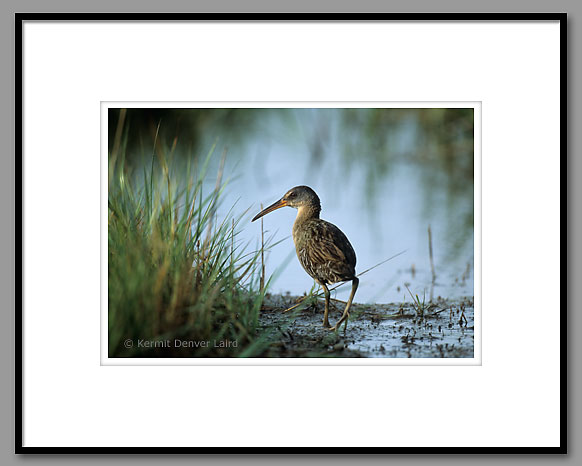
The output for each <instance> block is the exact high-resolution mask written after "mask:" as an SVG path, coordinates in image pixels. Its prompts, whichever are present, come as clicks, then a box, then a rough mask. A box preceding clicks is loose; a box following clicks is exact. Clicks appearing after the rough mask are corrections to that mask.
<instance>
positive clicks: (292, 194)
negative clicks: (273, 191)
mask: <svg viewBox="0 0 582 466" xmlns="http://www.w3.org/2000/svg"><path fill="white" fill-rule="evenodd" d="M296 196H297V194H296V193H289V194H287V197H289V198H293V197H296Z"/></svg>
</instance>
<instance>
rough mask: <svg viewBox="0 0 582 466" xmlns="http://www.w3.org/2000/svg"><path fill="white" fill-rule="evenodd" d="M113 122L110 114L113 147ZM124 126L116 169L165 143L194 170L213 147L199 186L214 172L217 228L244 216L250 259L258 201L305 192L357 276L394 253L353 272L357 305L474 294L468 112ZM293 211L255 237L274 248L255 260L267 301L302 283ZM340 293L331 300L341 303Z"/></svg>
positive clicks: (134, 164)
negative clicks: (338, 234) (351, 258)
mask: <svg viewBox="0 0 582 466" xmlns="http://www.w3.org/2000/svg"><path fill="white" fill-rule="evenodd" d="M119 118H120V110H119V109H110V110H109V138H110V141H109V147H110V148H114V149H115V144H120V141H119V138H117V140H116V128H117V127H118V122H119ZM123 118H124V119H125V122H124V125H125V127H126V128H127V132H126V136H125V139H124V140H123V144H124V146H125V154H126V155H125V161H124V163H125V164H126V165H127V166H128V167H129V168H130V170H131V171H133V172H134V173H136V174H139V173H140V172H142V171H143V166H149V165H150V164H151V163H152V154H153V153H154V141H170V144H169V147H168V148H167V149H166V152H167V153H166V157H168V158H169V159H171V166H172V169H173V171H175V173H179V172H180V170H182V169H183V167H184V166H185V164H186V163H187V162H188V161H190V163H193V164H194V165H196V164H202V163H203V161H204V159H205V158H206V155H207V154H208V152H209V150H211V148H212V147H213V146H215V149H214V156H213V157H212V158H211V159H210V165H209V169H208V175H207V177H206V181H205V186H204V189H205V191H206V192H208V193H210V192H212V190H213V189H214V188H215V185H216V179H217V173H219V172H221V173H222V181H223V182H225V181H227V182H228V183H227V186H226V188H225V191H224V194H223V196H222V202H221V204H220V206H219V208H218V210H217V221H218V222H220V221H221V219H223V218H225V217H226V216H227V214H228V213H229V212H231V213H232V214H234V215H235V216H239V215H244V219H243V221H242V222H241V223H240V228H239V233H238V235H237V241H238V243H239V244H241V245H244V246H245V247H247V249H248V250H249V251H253V250H257V249H258V248H260V245H261V225H260V221H257V222H254V223H251V222H250V219H251V218H252V217H253V216H254V215H255V214H256V213H258V212H259V211H260V210H261V203H262V204H263V205H264V206H267V205H269V204H271V203H272V202H274V201H276V200H277V199H279V198H280V197H281V196H282V195H283V194H284V193H285V192H286V191H287V190H288V189H290V188H292V187H293V186H296V185H301V184H305V185H308V186H311V187H312V188H313V189H314V190H315V191H316V192H317V194H318V195H319V197H320V199H321V204H322V212H321V217H322V218H323V219H325V220H327V221H330V222H332V223H334V224H336V225H337V226H338V227H339V228H340V229H341V230H342V231H343V232H344V233H345V234H346V235H347V237H348V238H349V240H350V242H351V243H352V245H353V247H354V249H355V251H356V255H357V266H356V271H357V272H358V273H361V272H363V271H364V270H366V269H368V268H370V267H373V266H375V265H376V264H378V263H380V262H382V261H383V260H385V259H388V258H390V257H392V256H395V255H397V254H399V253H401V252H403V251H405V252H404V253H403V254H400V255H398V256H397V257H395V258H393V259H391V260H390V261H388V262H386V263H384V264H382V265H380V266H378V267H376V268H374V269H373V270H371V271H369V272H367V273H365V274H364V275H362V276H361V279H360V287H359V289H358V293H357V295H356V299H355V300H356V302H360V303H366V302H368V303H372V302H382V303H387V302H402V301H410V300H411V297H410V294H409V292H408V290H407V289H406V287H407V286H408V287H409V289H410V291H411V292H412V293H413V294H418V295H419V297H420V299H421V300H422V299H423V295H425V296H426V300H427V301H428V299H430V298H431V297H435V298H436V297H437V296H442V297H446V298H456V297H460V296H473V241H474V234H473V218H474V212H473V206H474V195H473V188H474V183H473V180H474V152H473V143H474V139H473V138H474V110H473V109H472V108H467V109H465V108H433V109H414V108H394V109H387V108H368V109H354V108H348V109H342V108H334V109H331V108H323V109H303V108H292V109H269V108H264V109H261V108H252V109H237V108H234V109H227V108H223V109H201V108H192V109H186V108H181V109H162V108H155V109H147V108H134V109H127V111H126V113H125V114H124V115H123ZM221 154H226V157H225V159H224V161H225V162H224V166H223V168H222V169H221V159H222V156H221ZM154 163H155V158H154ZM206 185H207V186H206ZM295 214H296V211H295V210H294V209H291V208H283V209H280V210H277V211H275V212H273V213H271V214H269V215H267V216H265V217H264V230H265V237H266V238H267V237H272V238H273V240H274V241H281V242H280V243H278V244H276V245H275V246H273V247H272V248H271V249H270V250H269V252H268V253H267V254H266V272H267V277H269V276H271V275H272V274H274V279H273V281H272V282H271V288H270V290H271V292H273V293H282V294H286V293H290V294H292V295H302V294H304V293H305V292H308V291H309V290H310V289H311V287H312V286H313V280H312V279H311V277H309V276H308V275H307V274H306V273H305V272H304V271H303V269H302V268H301V266H300V264H299V262H298V260H297V258H296V256H295V249H294V245H293V240H292V238H291V228H292V225H293V221H294V218H295ZM429 226H430V229H431V237H432V238H431V242H432V255H433V261H432V262H433V263H432V265H431V260H430V254H429V234H428V229H429ZM433 270H434V273H433ZM349 288H350V286H349V284H348V285H346V286H344V287H341V288H339V289H338V290H336V292H335V297H336V298H338V299H346V298H347V296H348V294H349Z"/></svg>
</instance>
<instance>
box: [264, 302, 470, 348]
mask: <svg viewBox="0 0 582 466" xmlns="http://www.w3.org/2000/svg"><path fill="white" fill-rule="evenodd" d="M296 304H297V297H293V296H281V295H269V296H267V299H266V300H265V302H264V304H263V308H262V310H261V316H260V320H259V322H260V325H261V328H262V331H264V332H266V334H268V335H270V337H269V339H270V340H271V344H270V346H269V349H268V351H267V354H265V355H264V356H266V357H340V358H348V357H349V358H351V357H365V358H472V357H473V351H474V328H475V324H474V306H473V298H472V297H466V298H461V299H455V300H450V299H444V298H440V297H439V298H437V299H436V300H434V302H433V303H431V304H430V305H427V306H426V308H425V309H423V310H422V314H423V315H422V316H421V315H420V314H421V312H420V311H419V308H415V306H413V305H412V303H394V304H374V305H371V304H354V305H353V306H352V311H351V312H350V320H349V323H348V327H347V332H345V333H344V326H343V325H342V327H341V330H340V331H338V332H337V333H336V332H330V331H329V330H327V329H324V328H323V326H322V321H323V309H324V303H323V301H322V300H321V301H319V302H317V303H314V304H310V305H307V306H306V307H304V306H300V307H299V308H296V309H293V310H290V311H286V310H287V309H289V308H291V307H292V306H295V305H296ZM301 307H304V308H303V309H301ZM343 309H344V304H343V303H341V302H332V306H331V310H330V322H331V323H332V325H334V324H335V322H336V321H337V320H338V319H339V318H340V317H341V314H342V312H343Z"/></svg>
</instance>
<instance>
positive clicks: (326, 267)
mask: <svg viewBox="0 0 582 466" xmlns="http://www.w3.org/2000/svg"><path fill="white" fill-rule="evenodd" d="M285 206H288V207H293V208H295V209H297V217H296V218H295V222H294V223H293V231H292V233H293V242H294V243H295V251H296V253H297V258H298V259H299V262H300V263H301V265H302V266H303V268H304V269H305V271H306V272H307V273H308V274H309V275H310V276H311V277H312V278H313V279H314V280H315V281H316V283H317V284H319V285H320V286H321V287H322V288H323V292H324V294H325V311H324V313H323V326H324V327H325V328H328V329H329V330H331V331H336V330H337V329H339V327H340V325H341V324H342V323H343V322H345V327H344V332H345V331H346V330H347V326H348V318H349V316H350V307H351V306H352V301H353V299H354V295H355V294H356V290H357V289H358V284H359V279H358V277H357V276H356V253H355V251H354V248H353V247H352V245H351V244H350V242H349V240H348V238H347V237H346V235H345V234H344V233H343V232H342V231H341V230H340V229H339V228H338V227H336V226H335V225H334V224H333V223H329V222H326V221H325V220H322V219H321V218H319V214H320V212H321V202H320V200H319V196H318V195H317V194H316V193H315V191H314V190H313V189H311V188H310V187H309V186H295V187H294V188H291V189H290V190H289V191H287V192H286V193H285V195H284V196H283V197H282V198H281V199H279V200H278V201H276V202H274V203H273V204H271V205H270V206H269V207H267V208H265V209H263V210H262V211H261V212H259V213H258V214H257V215H256V216H255V217H254V218H253V219H252V220H251V222H254V221H255V220H257V219H259V218H261V217H262V216H263V215H266V214H268V213H269V212H273V211H274V210H277V209H280V208H281V207H285ZM350 280H351V282H352V291H351V293H350V297H349V299H348V301H347V303H346V308H345V310H344V312H343V315H342V316H341V318H340V319H339V321H338V322H337V323H336V325H334V326H333V327H332V326H331V325H330V323H329V317H328V314H329V299H330V292H329V288H328V285H331V284H333V283H338V282H345V281H350Z"/></svg>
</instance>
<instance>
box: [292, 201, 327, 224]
mask: <svg viewBox="0 0 582 466" xmlns="http://www.w3.org/2000/svg"><path fill="white" fill-rule="evenodd" d="M320 212H321V207H319V206H318V205H304V206H301V207H299V208H298V209H297V217H296V218H295V225H299V224H300V223H303V222H305V221H306V220H310V219H312V218H319V213H320Z"/></svg>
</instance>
